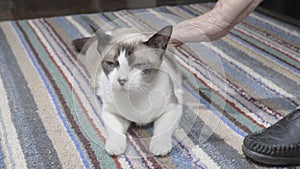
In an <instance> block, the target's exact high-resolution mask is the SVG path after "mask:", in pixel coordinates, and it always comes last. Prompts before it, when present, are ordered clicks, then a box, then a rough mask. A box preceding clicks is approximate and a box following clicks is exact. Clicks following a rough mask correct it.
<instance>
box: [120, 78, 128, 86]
mask: <svg viewBox="0 0 300 169" xmlns="http://www.w3.org/2000/svg"><path fill="white" fill-rule="evenodd" d="M118 82H119V83H120V85H121V86H124V84H125V83H126V82H127V79H126V78H118Z"/></svg>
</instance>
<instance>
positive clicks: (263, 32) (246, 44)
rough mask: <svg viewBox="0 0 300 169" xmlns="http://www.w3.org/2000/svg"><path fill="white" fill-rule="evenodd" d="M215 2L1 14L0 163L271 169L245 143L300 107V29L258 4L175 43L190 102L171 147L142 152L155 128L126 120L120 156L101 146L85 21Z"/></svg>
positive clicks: (135, 22)
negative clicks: (222, 26) (81, 57)
mask: <svg viewBox="0 0 300 169" xmlns="http://www.w3.org/2000/svg"><path fill="white" fill-rule="evenodd" d="M212 7H213V4H191V5H184V6H173V7H170V6H164V7H158V8H151V9H138V10H122V11H117V12H106V13H97V14H89V15H75V16H65V17H54V18H39V19H33V20H19V21H8V22H1V23H0V96H1V97H0V134H1V136H0V138H1V144H0V167H1V168H16V169H21V168H30V169H32V168H38V169H41V168H55V169H57V168H70V169H81V168H102V169H113V168H128V169H129V168H136V169H138V168H154V169H158V168H168V169H173V168H180V169H191V168H209V169H215V168H225V169H226V168H228V169H233V168H241V169H246V168H249V169H253V168H268V167H263V166H260V165H256V164H254V163H252V162H251V161H248V160H247V159H246V158H245V156H244V155H243V153H242V151H241V145H242V141H243V138H244V137H245V136H246V135H247V134H249V133H252V132H255V131H258V130H261V129H262V128H265V127H267V126H269V125H271V124H273V123H274V122H276V121H277V120H278V119H280V118H282V117H283V116H285V115H286V114H287V113H288V112H290V111H291V110H293V109H295V107H297V106H299V104H300V90H299V89H300V85H299V84H300V49H299V46H300V29H299V27H295V26H293V25H289V24H286V23H284V22H282V21H279V20H276V19H273V18H271V17H268V16H266V15H263V14H261V13H258V12H253V13H252V14H251V15H250V16H249V17H247V18H246V19H245V20H243V21H242V22H241V23H240V24H238V25H237V26H235V27H234V28H233V29H232V30H231V32H230V33H229V35H227V36H226V37H224V38H222V39H220V40H217V41H214V42H211V43H195V44H186V45H184V46H182V47H179V48H177V50H176V51H175V53H176V55H175V56H174V58H175V60H176V62H177V63H178V65H179V67H180V70H181V71H182V73H183V75H184V76H185V77H186V78H185V80H184V82H183V88H184V93H185V95H186V96H187V98H188V99H189V101H188V102H187V103H186V104H185V106H184V117H183V118H182V122H181V127H180V128H179V129H178V130H177V131H176V133H175V134H174V137H173V143H174V147H173V149H172V152H171V153H170V154H168V155H167V156H165V157H155V156H151V155H150V154H149V153H147V146H148V143H147V141H144V140H143V139H139V138H141V136H145V137H148V136H150V134H151V126H149V127H146V129H144V128H140V127H134V126H133V127H132V128H130V130H129V134H128V152H127V153H126V154H123V155H120V156H117V157H115V156H114V157H111V156H109V155H108V154H106V153H105V151H104V150H103V145H104V143H105V137H104V136H105V132H104V127H103V122H102V120H101V119H100V113H101V112H100V106H101V102H100V101H99V100H98V99H95V97H94V96H93V94H92V93H93V90H92V88H91V87H90V85H89V83H88V80H87V78H88V77H87V76H86V73H85V70H84V67H82V66H81V64H80V62H78V60H77V55H76V52H75V51H74V50H73V48H72V46H71V41H72V40H73V39H76V38H80V37H86V36H90V34H91V33H92V30H91V29H90V27H89V25H88V24H93V25H97V26H99V27H104V29H105V30H110V29H114V28H119V27H137V28H147V29H149V30H158V29H160V28H161V27H163V26H165V25H167V24H175V23H176V22H179V20H180V19H178V18H181V19H188V18H192V17H195V16H197V15H201V14H203V13H205V12H207V11H209V10H210V9H211V8H212ZM125 16H131V17H129V18H126V17H125ZM168 16H170V17H168ZM171 16H173V17H171ZM175 16H176V17H175ZM124 18H125V19H124ZM116 19H118V20H116ZM112 21H113V22H112ZM294 168H296V167H294ZM298 168H300V167H298Z"/></svg>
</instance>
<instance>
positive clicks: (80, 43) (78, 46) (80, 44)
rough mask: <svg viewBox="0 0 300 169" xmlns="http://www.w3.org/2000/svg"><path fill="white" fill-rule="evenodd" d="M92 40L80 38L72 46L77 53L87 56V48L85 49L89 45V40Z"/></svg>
mask: <svg viewBox="0 0 300 169" xmlns="http://www.w3.org/2000/svg"><path fill="white" fill-rule="evenodd" d="M89 39H90V38H79V39H75V40H73V41H72V45H73V47H74V49H75V50H76V52H78V53H82V54H85V53H86V50H87V48H85V45H86V44H87V42H88V40H89Z"/></svg>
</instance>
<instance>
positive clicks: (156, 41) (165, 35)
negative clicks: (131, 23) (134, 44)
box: [145, 25, 173, 50]
mask: <svg viewBox="0 0 300 169" xmlns="http://www.w3.org/2000/svg"><path fill="white" fill-rule="evenodd" d="M172 30H173V27H172V26H171V25H168V26H166V27H164V28H162V29H161V30H160V31H158V32H157V33H156V34H155V35H153V36H152V37H151V38H150V39H149V40H148V41H147V42H145V44H146V45H148V46H149V47H151V48H157V49H163V50H166V48H167V46H168V42H169V40H170V37H171V34H172Z"/></svg>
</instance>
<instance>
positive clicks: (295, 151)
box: [243, 109, 300, 165]
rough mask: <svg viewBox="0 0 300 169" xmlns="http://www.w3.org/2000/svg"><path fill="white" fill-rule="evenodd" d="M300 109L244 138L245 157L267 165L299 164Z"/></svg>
mask: <svg viewBox="0 0 300 169" xmlns="http://www.w3.org/2000/svg"><path fill="white" fill-rule="evenodd" d="M299 131H300V109H298V110H295V111H293V112H291V113H290V114H289V115H287V116H286V117H284V118H282V119H281V120H279V121H278V122H277V123H275V124H273V125H272V126H270V127H268V128H266V129H264V130H262V131H260V132H258V133H254V134H251V135H248V136H246V137H245V140H244V144H243V151H244V153H245V155H246V156H247V157H249V158H250V159H252V160H254V161H257V162H259V163H263V164H268V165H299V164H300V134H299Z"/></svg>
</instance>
